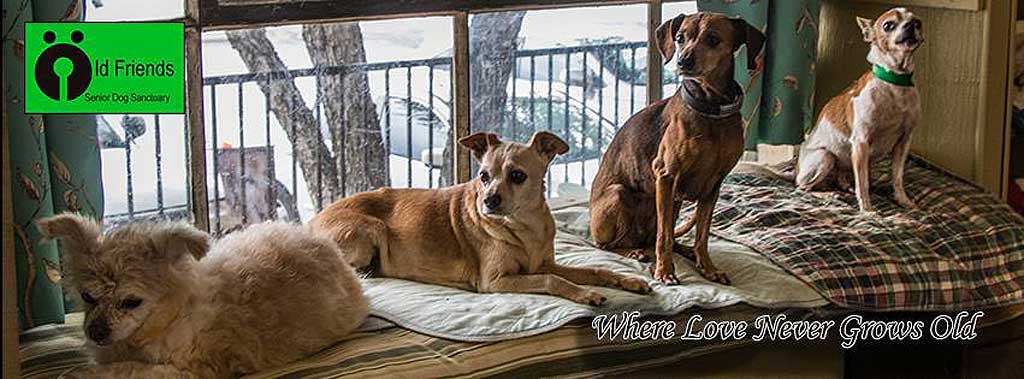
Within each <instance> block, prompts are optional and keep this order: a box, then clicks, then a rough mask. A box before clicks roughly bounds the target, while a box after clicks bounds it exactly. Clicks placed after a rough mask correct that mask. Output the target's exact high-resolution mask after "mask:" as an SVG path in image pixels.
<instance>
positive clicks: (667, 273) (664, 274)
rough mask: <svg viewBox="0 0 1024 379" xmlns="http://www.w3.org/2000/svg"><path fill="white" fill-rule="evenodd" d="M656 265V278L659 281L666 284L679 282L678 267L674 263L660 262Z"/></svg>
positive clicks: (671, 284)
mask: <svg viewBox="0 0 1024 379" xmlns="http://www.w3.org/2000/svg"><path fill="white" fill-rule="evenodd" d="M655 266H656V267H654V278H655V279H658V281H660V282H662V283H665V285H669V286H674V285H677V284H679V278H678V277H676V268H675V267H674V266H673V265H672V264H664V263H661V264H658V265H655Z"/></svg>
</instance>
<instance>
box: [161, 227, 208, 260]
mask: <svg viewBox="0 0 1024 379" xmlns="http://www.w3.org/2000/svg"><path fill="white" fill-rule="evenodd" d="M150 239H152V240H153V245H154V247H155V248H156V251H155V254H157V256H156V257H154V258H157V259H170V260H171V261H176V260H177V259H178V258H180V257H181V256H182V255H184V254H186V253H187V254H189V255H192V257H193V258H195V259H196V260H199V259H202V258H203V256H204V255H206V251H207V250H209V249H210V236H209V235H208V234H206V233H203V232H202V231H200V230H199V229H196V228H195V227H193V226H192V225H189V224H186V223H167V224H163V225H159V226H157V227H155V229H154V230H153V234H152V235H151V236H150Z"/></svg>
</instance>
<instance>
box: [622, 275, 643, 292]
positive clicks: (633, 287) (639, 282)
mask: <svg viewBox="0 0 1024 379" xmlns="http://www.w3.org/2000/svg"><path fill="white" fill-rule="evenodd" d="M619 287H622V289H624V290H626V291H629V292H636V293H642V294H647V293H650V292H651V286H650V285H648V284H647V281H646V280H643V278H638V277H635V276H624V277H622V279H620V280H619Z"/></svg>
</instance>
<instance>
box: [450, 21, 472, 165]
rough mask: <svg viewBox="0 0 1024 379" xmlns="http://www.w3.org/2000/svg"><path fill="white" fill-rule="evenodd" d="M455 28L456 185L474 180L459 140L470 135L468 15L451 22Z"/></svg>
mask: <svg viewBox="0 0 1024 379" xmlns="http://www.w3.org/2000/svg"><path fill="white" fill-rule="evenodd" d="M452 27H453V28H454V30H453V32H454V33H452V35H453V36H454V39H455V41H454V49H453V50H452V83H453V86H452V90H454V91H455V94H454V96H453V97H454V99H455V100H454V101H455V113H454V116H453V117H452V118H453V119H454V120H455V124H454V127H453V128H452V133H454V135H453V136H452V138H453V141H456V142H455V143H453V146H452V148H453V149H455V154H452V155H453V156H454V157H455V162H452V163H453V164H454V165H455V166H454V167H455V169H454V170H452V171H453V172H455V182H456V183H464V182H468V181H469V179H470V178H471V177H472V175H471V174H470V164H472V162H471V161H470V158H469V151H467V150H466V148H464V147H462V146H461V145H459V144H458V142H457V141H458V140H459V139H460V138H462V137H465V136H468V135H469V125H470V123H469V121H470V120H469V117H470V108H469V100H470V99H469V13H468V12H459V13H457V14H456V15H455V17H454V18H453V20H452Z"/></svg>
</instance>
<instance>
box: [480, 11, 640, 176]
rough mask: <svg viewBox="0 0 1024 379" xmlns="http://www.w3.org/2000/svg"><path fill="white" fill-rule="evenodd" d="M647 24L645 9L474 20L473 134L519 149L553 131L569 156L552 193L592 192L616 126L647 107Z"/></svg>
mask: <svg viewBox="0 0 1024 379" xmlns="http://www.w3.org/2000/svg"><path fill="white" fill-rule="evenodd" d="M646 20H647V6H646V5H643V4H633V5H621V6H605V7H588V8H571V9H556V10H537V11H526V12H522V11H514V12H494V13H481V14H475V15H473V16H472V18H471V20H470V70H471V73H470V99H471V100H470V102H471V118H470V120H471V123H472V125H471V126H470V127H471V129H472V130H473V131H485V130H486V131H492V132H495V133H498V134H499V135H501V136H502V137H503V138H504V139H508V140H515V141H519V142H525V141H527V140H528V139H529V137H530V135H532V134H533V133H534V132H535V131H538V130H549V131H552V132H554V133H556V134H558V135H559V136H561V137H562V138H563V139H564V140H565V141H566V142H567V143H568V144H569V146H570V150H569V153H567V154H565V155H563V156H561V157H559V158H556V160H555V161H554V162H553V163H552V166H551V168H550V170H549V176H548V180H547V181H548V185H547V188H548V191H549V194H548V195H549V196H558V191H559V187H560V186H561V185H562V183H566V182H569V183H573V184H575V185H581V186H584V187H587V186H589V184H590V182H592V181H593V177H594V175H595V174H596V173H597V168H598V164H599V159H600V157H601V153H602V152H603V151H604V148H605V147H606V146H607V145H608V143H609V142H610V141H611V138H612V136H614V134H615V132H616V130H618V127H619V126H620V125H621V124H622V122H624V121H625V120H626V119H627V118H628V117H629V116H630V115H631V114H632V113H633V112H634V111H636V110H639V109H640V108H643V107H644V105H646V103H647V97H646V91H645V85H646V83H647V78H646V75H645V73H644V72H645V71H644V70H645V67H646V54H647V48H646V46H647V21H646ZM564 190H570V188H569V186H567V187H566V188H565V189H564Z"/></svg>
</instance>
